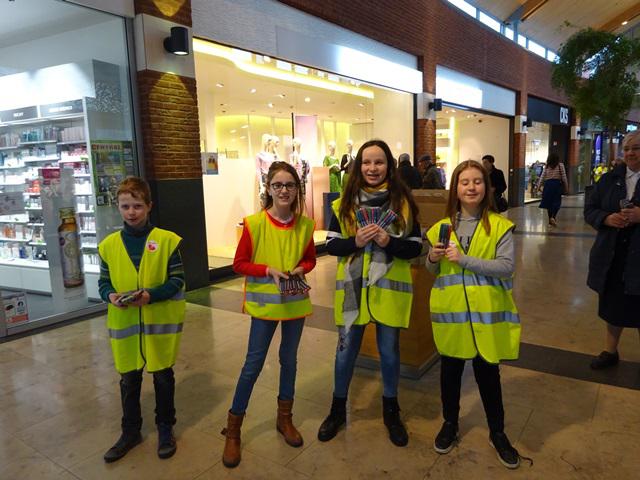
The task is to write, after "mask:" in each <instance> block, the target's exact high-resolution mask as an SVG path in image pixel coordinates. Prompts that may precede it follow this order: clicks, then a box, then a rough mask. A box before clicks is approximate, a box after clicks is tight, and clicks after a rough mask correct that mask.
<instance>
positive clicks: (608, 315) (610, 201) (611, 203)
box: [584, 130, 640, 369]
mask: <svg viewBox="0 0 640 480" xmlns="http://www.w3.org/2000/svg"><path fill="white" fill-rule="evenodd" d="M622 151H623V154H624V163H621V164H620V165H618V166H616V167H615V168H614V169H613V170H612V171H610V172H608V173H605V174H604V175H603V176H602V178H601V179H600V181H599V182H598V183H596V184H595V186H594V187H593V191H592V192H591V194H589V195H587V197H586V200H585V205H584V218H585V220H586V221H587V223H589V225H591V226H592V227H593V228H595V229H596V230H597V231H598V235H597V237H596V240H595V242H594V243H593V247H592V248H591V254H590V256H589V275H588V277H587V285H588V286H589V287H590V288H591V289H593V290H595V291H596V292H598V315H599V316H600V318H602V319H603V320H604V321H605V322H607V332H606V337H605V349H604V350H603V351H602V353H600V355H598V356H597V357H595V358H594V359H593V360H592V361H591V368H593V369H602V368H607V367H612V366H614V365H616V364H617V363H618V361H619V359H620V356H619V354H618V343H619V342H620V336H621V335H622V330H623V329H624V328H625V327H627V328H637V329H639V331H640V313H639V312H640V254H638V252H639V251H640V226H639V225H638V224H639V223H640V182H639V181H638V179H639V178H640V131H637V130H636V131H635V132H631V133H628V134H627V135H626V137H625V138H624V141H623V142H622Z"/></svg>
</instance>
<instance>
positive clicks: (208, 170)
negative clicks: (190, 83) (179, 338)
mask: <svg viewBox="0 0 640 480" xmlns="http://www.w3.org/2000/svg"><path fill="white" fill-rule="evenodd" d="M194 55H195V64H196V81H197V84H198V108H199V114H200V139H201V151H202V158H203V173H204V176H203V184H204V195H205V211H206V223H207V248H208V253H209V263H210V267H211V268H218V267H224V266H227V265H230V264H231V263H232V260H233V256H234V253H235V248H236V245H237V242H238V235H239V233H240V232H241V229H242V227H241V225H240V222H242V219H243V218H244V217H245V216H247V215H250V214H252V213H254V212H256V211H258V210H259V209H260V196H261V193H262V191H263V186H262V176H263V175H264V173H265V172H266V170H267V169H268V165H269V164H270V163H271V162H272V161H274V160H284V161H287V162H290V163H291V164H293V165H294V166H295V167H296V169H297V171H298V172H299V174H300V175H301V177H302V178H303V182H304V184H305V197H306V206H307V214H308V215H309V216H312V217H313V218H314V219H315V220H316V225H317V227H316V228H317V229H318V231H317V232H316V240H317V241H324V237H325V235H324V232H323V231H322V229H323V228H324V225H325V222H326V221H328V218H329V214H328V212H327V211H326V207H327V204H328V203H327V202H328V201H329V200H330V199H332V198H334V197H335V196H336V195H339V191H340V183H341V181H342V179H343V175H344V171H342V172H339V173H333V174H331V173H330V172H336V170H340V166H341V165H342V164H343V163H344V162H346V161H347V158H346V157H345V156H348V155H350V154H352V155H353V156H354V157H355V154H356V152H357V150H358V148H359V147H360V145H362V143H363V142H365V141H367V140H369V139H371V138H381V139H383V140H385V141H386V142H387V143H388V144H389V146H390V147H391V149H392V151H393V154H394V156H396V158H397V156H398V155H399V154H401V153H403V152H406V153H409V154H410V155H411V156H412V157H413V108H414V107H413V103H414V99H413V98H414V97H413V95H412V94H410V93H406V92H401V91H397V90H392V89H388V88H384V87H380V86H375V85H371V84H367V83H364V82H361V81H359V80H357V79H352V78H346V77H344V76H339V75H335V74H332V73H328V72H325V71H322V70H318V69H314V68H309V67H306V66H302V65H297V64H293V63H291V62H287V61H286V60H280V59H275V58H270V57H267V56H264V55H259V54H255V53H252V52H248V51H244V50H239V49H235V48H230V47H225V46H222V45H218V44H215V43H212V42H208V41H203V40H198V39H196V40H194ZM326 194H332V195H326ZM221 207H224V208H221Z"/></svg>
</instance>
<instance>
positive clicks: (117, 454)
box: [104, 432, 142, 463]
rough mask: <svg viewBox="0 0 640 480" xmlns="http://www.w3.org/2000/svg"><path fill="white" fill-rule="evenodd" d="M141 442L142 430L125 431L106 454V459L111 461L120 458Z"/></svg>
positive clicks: (108, 461)
mask: <svg viewBox="0 0 640 480" xmlns="http://www.w3.org/2000/svg"><path fill="white" fill-rule="evenodd" d="M140 442H142V435H141V434H140V432H123V433H122V435H120V438H119V439H118V441H117V442H116V443H115V445H114V446H113V447H111V448H110V449H109V450H107V453H105V454H104V461H105V462H107V463H111V462H115V461H116V460H120V459H121V458H122V457H124V456H125V455H126V454H127V453H128V452H129V450H131V449H132V448H133V447H135V446H136V445H138V444H139V443H140Z"/></svg>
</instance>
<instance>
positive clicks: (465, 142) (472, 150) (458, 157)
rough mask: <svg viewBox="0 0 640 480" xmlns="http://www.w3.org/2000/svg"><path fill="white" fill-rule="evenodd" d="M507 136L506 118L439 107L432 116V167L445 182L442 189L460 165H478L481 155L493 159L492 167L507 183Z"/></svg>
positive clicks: (507, 120) (450, 106)
mask: <svg viewBox="0 0 640 480" xmlns="http://www.w3.org/2000/svg"><path fill="white" fill-rule="evenodd" d="M509 136H510V133H509V119H508V118H504V117H500V116H496V115H488V114H486V113H481V112H477V111H473V110H468V109H464V108H461V107H458V106H453V105H445V106H443V109H442V110H441V111H439V112H437V116H436V165H437V166H438V168H439V169H440V171H441V174H443V175H444V176H445V178H446V182H445V185H446V187H447V188H449V182H450V180H451V174H452V173H453V170H454V169H455V168H456V166H457V165H458V164H459V163H460V162H462V161H464V160H477V161H481V160H482V157H483V156H484V155H493V156H494V158H495V160H496V161H495V167H496V168H498V169H500V170H502V172H503V173H504V175H505V179H508V172H509ZM506 195H507V193H505V197H506Z"/></svg>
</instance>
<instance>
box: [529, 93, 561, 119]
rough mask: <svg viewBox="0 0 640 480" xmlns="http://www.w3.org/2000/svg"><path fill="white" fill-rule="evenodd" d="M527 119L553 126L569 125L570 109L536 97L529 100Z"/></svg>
mask: <svg viewBox="0 0 640 480" xmlns="http://www.w3.org/2000/svg"><path fill="white" fill-rule="evenodd" d="M527 118H529V119H530V120H533V121H534V122H541V123H549V124H551V125H569V107H565V106H562V105H558V104H557V103H553V102H548V101H546V100H541V99H539V98H535V97H529V98H528V100H527Z"/></svg>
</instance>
